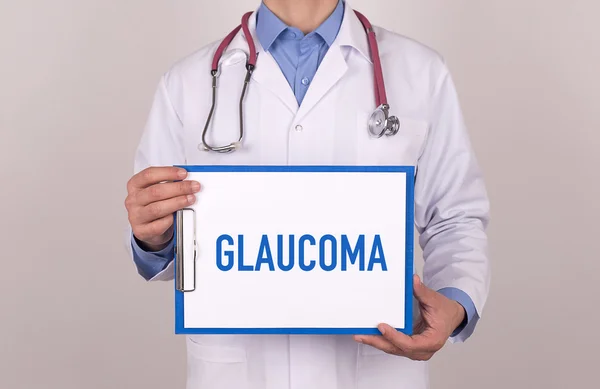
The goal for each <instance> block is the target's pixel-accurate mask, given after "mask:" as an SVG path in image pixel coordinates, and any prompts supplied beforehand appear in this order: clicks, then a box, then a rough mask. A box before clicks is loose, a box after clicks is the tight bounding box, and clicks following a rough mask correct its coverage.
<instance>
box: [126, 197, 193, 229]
mask: <svg viewBox="0 0 600 389" xmlns="http://www.w3.org/2000/svg"><path fill="white" fill-rule="evenodd" d="M195 202H196V196H194V195H186V196H178V197H174V198H172V199H167V200H162V201H157V202H154V203H151V204H148V205H146V206H145V207H142V209H141V210H140V213H139V218H138V219H137V220H136V221H137V222H138V223H140V224H145V223H150V222H153V221H155V220H158V219H161V218H163V217H165V216H167V215H171V214H172V213H174V212H176V211H178V210H180V209H182V208H185V207H187V206H189V205H192V204H194V203H195Z"/></svg>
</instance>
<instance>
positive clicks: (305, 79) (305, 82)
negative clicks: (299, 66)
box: [302, 77, 310, 85]
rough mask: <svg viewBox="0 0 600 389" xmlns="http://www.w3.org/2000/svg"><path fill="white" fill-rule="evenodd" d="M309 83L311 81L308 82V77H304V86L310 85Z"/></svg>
mask: <svg viewBox="0 0 600 389" xmlns="http://www.w3.org/2000/svg"><path fill="white" fill-rule="evenodd" d="M309 82H310V81H309V80H308V77H304V78H303V79H302V85H308V83H309Z"/></svg>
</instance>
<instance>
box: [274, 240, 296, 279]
mask: <svg viewBox="0 0 600 389" xmlns="http://www.w3.org/2000/svg"><path fill="white" fill-rule="evenodd" d="M289 242H290V248H289V251H288V252H289V254H290V256H289V261H288V264H287V265H284V264H283V235H277V266H279V269H281V270H283V271H290V270H292V268H293V267H294V235H290V240H289Z"/></svg>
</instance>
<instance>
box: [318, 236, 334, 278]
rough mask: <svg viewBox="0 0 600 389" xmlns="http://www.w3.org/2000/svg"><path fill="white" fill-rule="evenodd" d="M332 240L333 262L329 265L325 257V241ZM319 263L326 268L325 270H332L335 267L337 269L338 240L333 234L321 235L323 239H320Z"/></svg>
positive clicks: (322, 267)
mask: <svg viewBox="0 0 600 389" xmlns="http://www.w3.org/2000/svg"><path fill="white" fill-rule="evenodd" d="M327 241H329V242H331V264H330V265H327V264H326V263H325V258H326V254H325V242H327ZM319 264H320V265H321V269H323V270H325V271H332V270H333V269H335V266H336V265H337V245H336V241H335V238H334V237H333V236H332V235H324V236H323V237H321V240H320V241H319Z"/></svg>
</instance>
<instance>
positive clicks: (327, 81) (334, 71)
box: [296, 43, 348, 120]
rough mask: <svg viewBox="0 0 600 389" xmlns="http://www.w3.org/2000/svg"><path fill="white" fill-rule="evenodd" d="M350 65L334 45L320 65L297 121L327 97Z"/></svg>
mask: <svg viewBox="0 0 600 389" xmlns="http://www.w3.org/2000/svg"><path fill="white" fill-rule="evenodd" d="M347 69H348V65H347V64H346V61H345V59H344V56H343V54H342V50H341V49H340V47H339V46H338V45H337V44H336V43H334V44H333V45H332V46H331V47H330V48H329V50H328V51H327V54H325V57H324V58H323V61H322V62H321V64H320V65H319V68H318V69H317V72H316V74H315V77H314V78H313V81H312V83H311V84H310V86H309V88H308V90H307V91H306V95H305V96H304V99H303V100H302V104H301V105H300V108H299V110H298V114H297V115H296V120H302V118H303V117H304V115H306V114H308V112H309V111H310V110H311V109H312V108H313V107H314V106H315V105H317V103H318V102H319V101H320V100H321V99H322V98H323V96H325V94H326V93H327V92H328V91H329V90H330V89H331V88H332V87H333V86H334V85H335V84H336V83H337V82H338V81H339V80H340V79H341V78H342V77H343V76H344V74H345V73H346V70H347Z"/></svg>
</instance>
